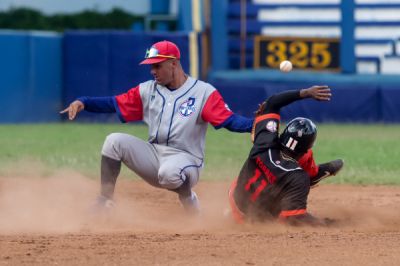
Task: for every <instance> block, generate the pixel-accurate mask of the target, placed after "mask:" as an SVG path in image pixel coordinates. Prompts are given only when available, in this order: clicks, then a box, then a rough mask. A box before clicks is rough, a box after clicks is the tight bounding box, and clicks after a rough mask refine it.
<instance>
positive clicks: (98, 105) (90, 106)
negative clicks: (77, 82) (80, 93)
mask: <svg viewBox="0 0 400 266" xmlns="http://www.w3.org/2000/svg"><path fill="white" fill-rule="evenodd" d="M113 99H114V96H107V97H87V96H84V97H79V98H78V99H77V100H79V101H81V102H82V103H83V104H84V105H85V111H88V112H93V113H115V112H116V110H115V106H114V100H113Z"/></svg>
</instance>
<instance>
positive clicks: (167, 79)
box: [150, 59, 176, 86]
mask: <svg viewBox="0 0 400 266" xmlns="http://www.w3.org/2000/svg"><path fill="white" fill-rule="evenodd" d="M175 66H176V64H175V62H174V60H173V59H171V60H166V61H164V62H161V63H157V64H152V65H151V71H150V73H151V74H152V75H153V77H154V79H155V81H156V82H157V83H158V84H160V85H163V86H168V84H171V83H172V82H173V80H174V71H175Z"/></svg>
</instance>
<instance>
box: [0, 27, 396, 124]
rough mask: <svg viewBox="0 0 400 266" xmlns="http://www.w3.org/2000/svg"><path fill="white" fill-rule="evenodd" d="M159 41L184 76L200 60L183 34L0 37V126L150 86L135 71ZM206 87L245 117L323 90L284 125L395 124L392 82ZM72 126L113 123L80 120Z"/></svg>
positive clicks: (228, 77) (245, 76) (278, 78)
mask: <svg viewBox="0 0 400 266" xmlns="http://www.w3.org/2000/svg"><path fill="white" fill-rule="evenodd" d="M163 39H168V40H172V41H174V42H176V43H177V44H178V45H179V46H180V48H181V50H182V65H183V67H184V69H185V70H186V71H187V72H188V73H191V70H192V69H193V64H194V63H195V64H199V63H200V62H199V58H201V49H198V51H199V52H200V56H198V55H197V53H196V54H195V56H193V49H191V48H192V47H193V45H191V41H190V40H192V38H190V37H189V35H188V34H184V33H179V34H177V33H162V34H156V33H154V34H146V33H140V34H139V33H133V32H128V31H122V32H119V31H98V32H96V31H71V32H67V33H65V35H64V36H62V35H59V34H56V33H43V32H40V33H37V32H15V31H0V58H1V60H0V71H1V73H2V75H0V106H1V108H2V111H1V113H2V116H0V123H22V122H57V121H61V116H60V115H59V114H58V112H59V111H60V110H61V109H62V108H63V107H65V106H66V105H67V104H69V103H70V102H71V101H73V100H74V99H75V98H77V97H79V96H105V95H115V94H119V93H123V92H125V91H126V90H128V89H129V88H131V87H133V86H136V85H137V84H139V83H140V82H142V81H145V80H148V79H151V78H152V77H151V75H150V73H149V71H150V68H149V67H148V66H139V65H138V64H139V62H140V61H141V59H142V58H143V57H144V54H145V51H146V49H147V48H148V47H149V46H150V45H151V44H152V43H153V42H156V41H159V40H163ZM191 55H192V56H191ZM193 58H194V59H193ZM190 59H191V60H190ZM193 60H194V61H195V62H193ZM209 81H210V82H211V83H212V84H213V85H214V86H215V87H216V88H217V89H219V90H220V91H221V93H222V95H223V96H224V98H225V99H226V101H227V103H228V104H229V105H230V106H231V108H232V110H234V111H235V112H238V113H241V114H243V115H246V116H251V115H252V113H253V111H254V109H255V108H256V106H257V105H258V103H260V102H261V101H262V100H264V99H265V98H266V97H268V96H269V95H271V94H272V93H275V92H277V91H282V90H287V89H297V88H305V87H309V86H312V85H315V84H326V85H329V86H330V87H331V88H332V89H333V93H334V97H333V99H332V101H331V102H330V103H328V104H323V103H318V102H309V101H303V102H301V103H297V104H295V105H293V106H290V107H288V108H287V109H286V110H284V112H283V117H284V119H287V118H290V117H293V116H298V115H303V116H307V117H310V118H313V119H315V120H317V121H324V122H396V123H399V122H400V77H398V76H389V75H341V74H329V73H318V72H298V71H293V72H291V73H287V74H283V73H280V72H277V71H272V70H270V71H266V70H258V71H254V70H242V71H217V72H212V73H210V75H209ZM63 117H64V119H65V116H63ZM78 121H117V118H116V116H115V115H88V114H85V115H81V116H79V119H78Z"/></svg>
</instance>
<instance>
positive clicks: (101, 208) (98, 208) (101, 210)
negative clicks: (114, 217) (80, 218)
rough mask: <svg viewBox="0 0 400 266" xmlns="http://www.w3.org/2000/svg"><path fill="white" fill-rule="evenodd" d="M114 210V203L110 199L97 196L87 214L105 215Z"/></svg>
mask: <svg viewBox="0 0 400 266" xmlns="http://www.w3.org/2000/svg"><path fill="white" fill-rule="evenodd" d="M114 208H115V202H114V201H113V200H112V199H109V198H107V197H104V196H102V195H100V196H98V197H97V199H96V202H95V203H94V204H93V206H91V207H90V210H89V212H90V213H91V214H107V213H110V212H111V211H112V210H113V209H114Z"/></svg>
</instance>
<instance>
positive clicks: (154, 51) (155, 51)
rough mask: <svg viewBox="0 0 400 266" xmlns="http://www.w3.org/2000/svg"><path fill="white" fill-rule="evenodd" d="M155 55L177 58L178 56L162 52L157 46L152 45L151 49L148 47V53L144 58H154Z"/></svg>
mask: <svg viewBox="0 0 400 266" xmlns="http://www.w3.org/2000/svg"><path fill="white" fill-rule="evenodd" d="M154 57H162V58H171V59H177V57H176V56H172V55H163V54H160V52H159V51H158V49H157V48H154V47H151V48H150V49H147V50H146V55H145V56H144V58H146V59H147V58H154Z"/></svg>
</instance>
